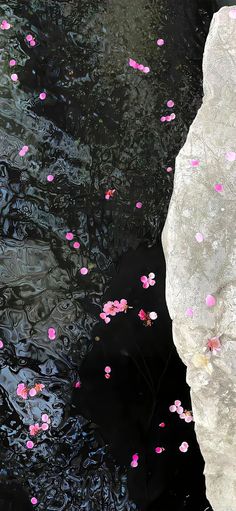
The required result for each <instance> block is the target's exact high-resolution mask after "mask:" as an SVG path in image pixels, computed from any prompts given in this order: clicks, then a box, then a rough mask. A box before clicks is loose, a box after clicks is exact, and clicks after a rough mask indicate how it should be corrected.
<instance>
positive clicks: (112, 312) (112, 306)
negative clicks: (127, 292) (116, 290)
mask: <svg viewBox="0 0 236 511" xmlns="http://www.w3.org/2000/svg"><path fill="white" fill-rule="evenodd" d="M128 308H129V306H128V304H127V300H125V299H124V298H122V299H121V300H120V301H119V300H114V302H112V301H109V302H107V303H105V304H104V306H103V312H101V314H100V318H101V319H103V320H104V321H105V323H110V321H111V318H109V316H116V314H118V313H119V312H127V309H128Z"/></svg>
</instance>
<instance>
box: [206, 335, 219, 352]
mask: <svg viewBox="0 0 236 511" xmlns="http://www.w3.org/2000/svg"><path fill="white" fill-rule="evenodd" d="M207 347H208V349H209V350H210V351H211V352H212V353H213V354H214V355H216V354H217V352H219V351H221V342H220V339H219V337H212V338H211V339H208V342H207Z"/></svg>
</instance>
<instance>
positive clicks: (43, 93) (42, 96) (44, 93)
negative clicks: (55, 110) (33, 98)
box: [39, 92, 47, 101]
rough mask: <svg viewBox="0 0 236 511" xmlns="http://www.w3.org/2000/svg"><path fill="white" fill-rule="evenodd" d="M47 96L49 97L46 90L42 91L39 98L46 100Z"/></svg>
mask: <svg viewBox="0 0 236 511" xmlns="http://www.w3.org/2000/svg"><path fill="white" fill-rule="evenodd" d="M46 97H47V94H46V92H40V94H39V99H41V101H44V99H46Z"/></svg>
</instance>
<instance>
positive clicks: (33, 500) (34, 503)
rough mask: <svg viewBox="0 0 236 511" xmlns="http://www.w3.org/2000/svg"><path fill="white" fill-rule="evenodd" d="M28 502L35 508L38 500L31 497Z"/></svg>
mask: <svg viewBox="0 0 236 511" xmlns="http://www.w3.org/2000/svg"><path fill="white" fill-rule="evenodd" d="M30 502H31V504H33V506H36V504H38V499H36V497H32V498H31V499H30Z"/></svg>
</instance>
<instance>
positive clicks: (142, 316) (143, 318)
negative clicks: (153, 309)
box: [138, 309, 147, 321]
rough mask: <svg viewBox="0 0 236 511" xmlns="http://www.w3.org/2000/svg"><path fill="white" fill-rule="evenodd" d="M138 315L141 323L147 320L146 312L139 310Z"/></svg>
mask: <svg viewBox="0 0 236 511" xmlns="http://www.w3.org/2000/svg"><path fill="white" fill-rule="evenodd" d="M138 315H139V317H140V319H141V321H146V320H147V314H146V312H145V311H144V310H143V309H141V310H140V311H139V313H138Z"/></svg>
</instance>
